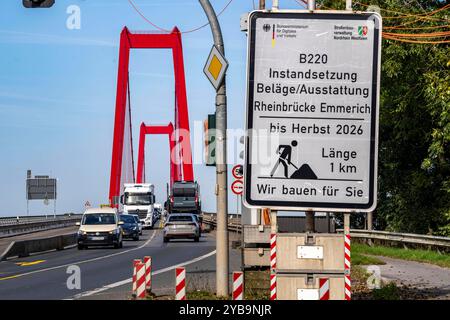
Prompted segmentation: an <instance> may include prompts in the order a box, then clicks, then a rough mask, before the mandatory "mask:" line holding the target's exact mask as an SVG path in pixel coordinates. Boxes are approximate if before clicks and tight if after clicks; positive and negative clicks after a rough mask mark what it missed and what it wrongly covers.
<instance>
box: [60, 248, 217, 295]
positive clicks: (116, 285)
mask: <svg viewBox="0 0 450 320" xmlns="http://www.w3.org/2000/svg"><path fill="white" fill-rule="evenodd" d="M215 254H216V250H214V251H211V252H209V253H207V254H204V255H202V256H200V257H197V258H194V259H192V260H189V261H185V262H182V263H179V264H176V265H173V266H170V267H166V268H163V269H160V270H157V271H155V272H152V276H156V275H158V274H161V273H164V272H167V271H170V270H174V269H175V268H177V267H183V266H187V265H190V264H193V263H195V262H198V261H201V260H203V259H206V258H209V257H211V256H213V255H215ZM132 281H133V279H132V278H128V279H125V280H121V281H118V282H114V283H111V284H108V285H106V286H103V287H101V288H98V289H94V290H91V291H86V292H83V293H79V294H77V295H75V296H73V297H72V298H69V299H64V300H75V299H80V298H83V297H89V296H92V295H94V294H97V293H100V292H103V291H106V290H108V289H112V288H116V287H120V286H122V285H125V284H128V283H131V282H132Z"/></svg>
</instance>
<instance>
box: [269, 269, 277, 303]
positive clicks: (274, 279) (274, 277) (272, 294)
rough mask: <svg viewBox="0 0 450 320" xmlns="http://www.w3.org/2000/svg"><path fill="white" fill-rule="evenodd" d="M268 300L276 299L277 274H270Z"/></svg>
mask: <svg viewBox="0 0 450 320" xmlns="http://www.w3.org/2000/svg"><path fill="white" fill-rule="evenodd" d="M270 300H277V275H276V274H275V273H271V274H270Z"/></svg>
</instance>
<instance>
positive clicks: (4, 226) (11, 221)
mask: <svg viewBox="0 0 450 320" xmlns="http://www.w3.org/2000/svg"><path fill="white" fill-rule="evenodd" d="M81 216H82V215H81V214H62V215H57V216H56V217H54V216H47V217H45V216H22V217H21V216H19V217H1V218H0V238H5V237H11V236H16V235H21V234H26V233H31V232H36V231H45V230H50V229H56V228H64V227H70V226H75V223H76V222H79V221H80V220H81Z"/></svg>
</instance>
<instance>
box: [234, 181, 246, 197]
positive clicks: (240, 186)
mask: <svg viewBox="0 0 450 320" xmlns="http://www.w3.org/2000/svg"><path fill="white" fill-rule="evenodd" d="M231 191H233V193H234V194H235V195H237V196H239V195H241V194H242V192H244V183H243V182H242V180H235V181H234V182H233V183H232V184H231Z"/></svg>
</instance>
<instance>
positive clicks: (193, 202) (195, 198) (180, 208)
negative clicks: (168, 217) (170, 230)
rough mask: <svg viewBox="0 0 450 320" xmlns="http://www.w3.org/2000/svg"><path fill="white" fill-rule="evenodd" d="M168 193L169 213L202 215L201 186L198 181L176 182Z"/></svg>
mask: <svg viewBox="0 0 450 320" xmlns="http://www.w3.org/2000/svg"><path fill="white" fill-rule="evenodd" d="M168 191H169V192H168V193H169V194H168V200H167V207H168V210H167V211H168V212H169V213H183V212H191V213H196V214H201V212H202V209H201V200H200V185H199V184H198V183H197V181H176V182H174V183H173V185H172V188H171V189H170V190H168Z"/></svg>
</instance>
